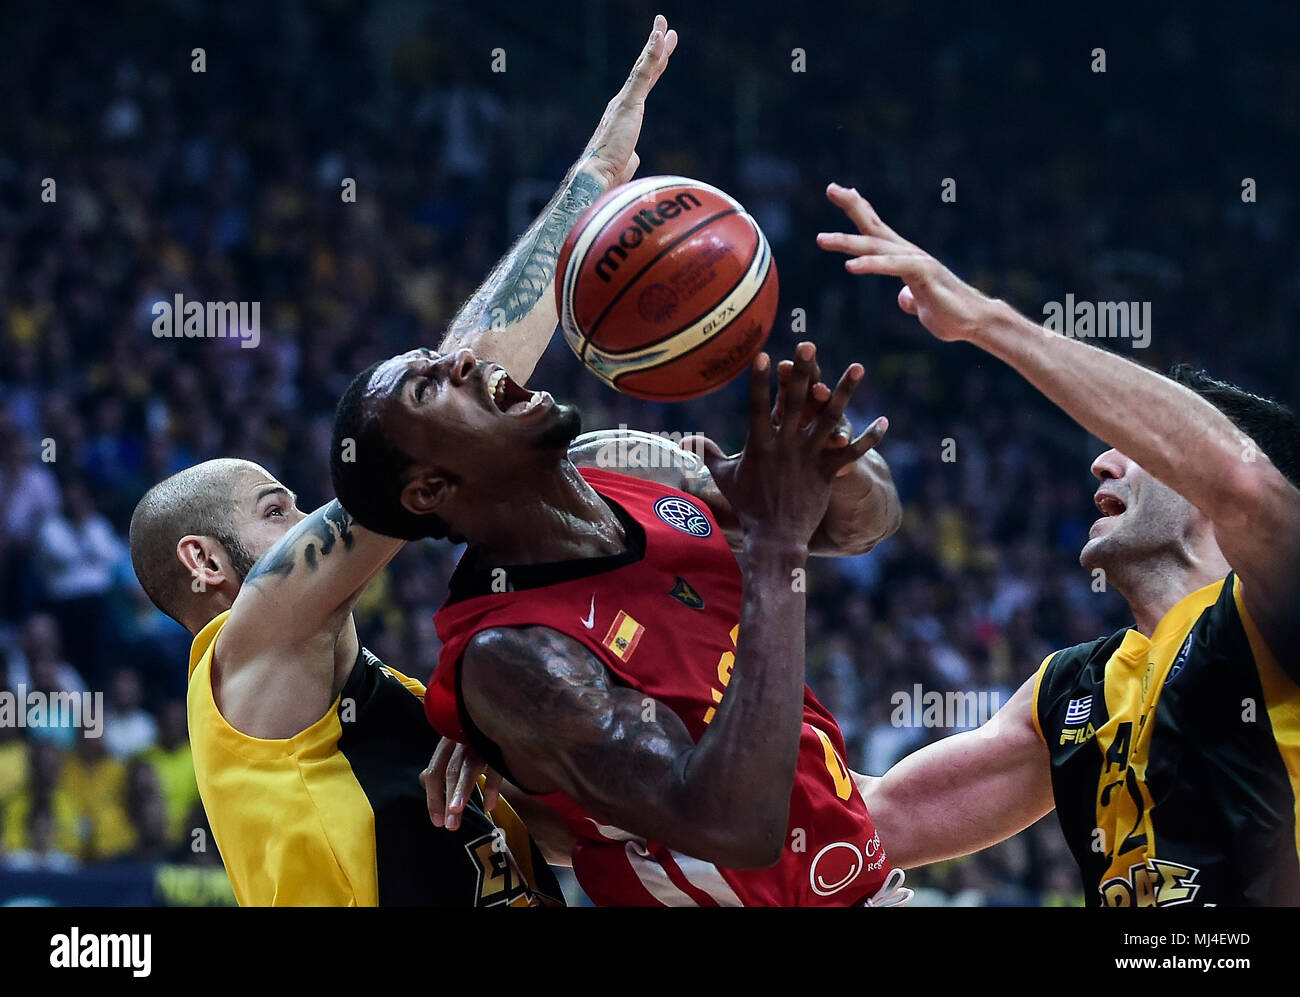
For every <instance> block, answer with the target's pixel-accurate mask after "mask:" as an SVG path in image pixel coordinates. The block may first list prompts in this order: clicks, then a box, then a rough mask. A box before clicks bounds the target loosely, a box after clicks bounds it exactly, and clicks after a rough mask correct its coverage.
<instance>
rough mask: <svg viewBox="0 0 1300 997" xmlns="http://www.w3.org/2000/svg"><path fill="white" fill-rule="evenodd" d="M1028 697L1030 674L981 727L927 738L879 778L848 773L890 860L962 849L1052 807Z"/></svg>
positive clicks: (990, 841)
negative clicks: (933, 740) (856, 786)
mask: <svg viewBox="0 0 1300 997" xmlns="http://www.w3.org/2000/svg"><path fill="white" fill-rule="evenodd" d="M1033 698H1034V678H1033V677H1032V676H1031V677H1030V678H1029V680H1028V681H1026V682H1025V684H1024V685H1022V686H1021V687H1020V689H1019V690H1017V692H1016V694H1015V695H1014V696H1012V697H1011V698H1010V699H1009V700H1007V702H1006V705H1004V706H1003V707H1002V709H1000V710H998V712H997V713H995V714H994V715H993V716H992V717H991V718H990V719H989V721H988V722H987V723H986V724H984V726H983V727H980V728H979V729H977V730H969V731H963V732H962V733H960V734H953V735H952V736H950V737H945V738H943V739H942V740H939V741H935V742H934V743H933V744H927V745H926V746H925V747H924V748H921V749H920V750H918V751H914V752H912V754H910V755H908V756H907V757H906V758H904V759H902V760H901V761H899V762H898V763H897V764H895V765H894V766H893V767H892V768H891V769H890V770H889V771H888V772H886V773H885V774H884V775H883V776H880V777H878V778H873V777H871V776H864V775H858V774H857V773H856V772H855V773H854V779H855V781H856V782H857V784H858V790H859V792H861V793H862V798H863V799H864V800H866V803H867V809H868V810H869V811H870V812H871V819H872V820H873V821H874V822H875V825H876V829H877V830H878V831H880V837H881V840H882V841H883V842H885V846H886V847H887V848H888V849H889V858H890V861H892V862H893V863H894V865H895V866H897V867H899V868H901V869H910V868H912V867H914V866H918V865H926V864H927V863H930V862H941V861H943V860H945V859H951V858H957V857H958V856H961V855H968V854H970V853H971V852H974V851H978V850H979V849H981V848H987V847H989V846H990V845H995V844H997V843H998V842H999V841H1003V840H1005V839H1006V838H1009V837H1011V836H1012V835H1013V834H1018V833H1019V832H1021V831H1023V830H1024V829H1025V828H1027V827H1028V826H1029V825H1030V824H1032V823H1033V822H1034V821H1036V820H1038V819H1039V818H1040V817H1042V816H1043V815H1044V814H1047V813H1050V812H1051V810H1052V778H1051V771H1052V770H1051V766H1050V765H1049V764H1048V754H1047V747H1046V745H1045V744H1044V743H1043V739H1042V737H1040V736H1039V733H1038V730H1037V728H1036V727H1035V726H1034V720H1033V708H1034V707H1033Z"/></svg>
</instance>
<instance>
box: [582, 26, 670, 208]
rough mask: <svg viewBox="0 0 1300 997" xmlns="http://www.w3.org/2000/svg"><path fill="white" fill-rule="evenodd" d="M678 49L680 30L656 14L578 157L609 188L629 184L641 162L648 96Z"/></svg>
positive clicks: (583, 165)
mask: <svg viewBox="0 0 1300 997" xmlns="http://www.w3.org/2000/svg"><path fill="white" fill-rule="evenodd" d="M675 48H677V32H676V31H674V30H672V29H670V28H669V27H668V19H667V18H665V17H664V16H663V15H662V14H659V15H657V16H656V17H655V20H654V27H652V28H651V30H650V37H649V38H648V39H647V40H646V43H645V47H644V48H643V49H642V50H641V55H640V56H639V57H638V58H637V60H636V64H635V65H633V67H632V72H631V73H630V74H629V75H628V78H627V81H626V82H625V83H624V84H623V88H622V89H621V90H619V92H618V93H616V94H615V95H614V96H613V98H612V99H611V100H610V102H609V104H608V105H606V107H605V113H604V115H602V117H601V119H600V124H599V125H597V126H596V131H595V132H594V133H593V134H592V136H591V141H589V142H588V143H587V148H586V149H584V150H583V153H582V157H581V158H580V159H579V160H578V162H579V168H580V169H582V170H585V171H587V172H588V173H591V174H593V175H594V176H596V177H597V178H598V179H600V180H601V181H603V182H604V184H605V186H606V189H607V190H608V189H610V188H613V187H617V186H618V185H619V184H624V183H627V182H628V181H629V180H631V179H632V177H633V176H634V175H635V174H636V171H637V167H638V166H640V165H641V157H639V156H638V155H637V153H636V143H637V139H639V138H640V137H641V123H642V121H643V120H644V118H645V101H646V97H647V96H648V95H649V94H650V91H651V90H652V89H654V85H655V83H657V82H658V80H659V77H660V76H662V75H663V71H664V69H665V68H666V67H667V65H668V59H669V57H670V56H671V55H672V54H673V50H674V49H675Z"/></svg>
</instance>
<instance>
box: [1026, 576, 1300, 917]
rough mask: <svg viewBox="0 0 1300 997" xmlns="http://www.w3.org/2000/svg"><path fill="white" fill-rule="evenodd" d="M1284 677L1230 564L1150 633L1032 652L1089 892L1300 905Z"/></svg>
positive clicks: (1128, 898)
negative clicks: (1038, 659)
mask: <svg viewBox="0 0 1300 997" xmlns="http://www.w3.org/2000/svg"><path fill="white" fill-rule="evenodd" d="M1288 650H1289V649H1288ZM1298 680H1300V667H1297V664H1296V662H1295V661H1294V659H1293V658H1288V659H1287V660H1285V661H1283V660H1280V659H1278V658H1275V657H1274V655H1273V653H1272V652H1271V651H1270V649H1269V648H1268V647H1267V646H1266V645H1265V644H1264V641H1263V640H1262V639H1261V637H1260V635H1259V632H1258V631H1257V630H1256V628H1255V625H1254V623H1253V622H1252V621H1251V619H1250V614H1249V613H1248V612H1247V610H1246V607H1245V605H1244V603H1243V602H1242V601H1241V590H1240V585H1239V584H1238V583H1237V580H1236V578H1235V576H1234V575H1231V574H1230V575H1228V576H1227V577H1226V578H1225V579H1223V580H1221V581H1218V582H1215V583H1214V584H1212V585H1207V586H1206V587H1205V588H1202V589H1198V590H1197V591H1195V592H1193V593H1191V594H1190V595H1188V596H1187V597H1186V598H1184V599H1183V600H1182V601H1181V602H1179V603H1178V604H1177V605H1176V606H1174V607H1173V608H1172V609H1171V610H1170V611H1169V612H1168V613H1166V614H1165V616H1164V618H1163V619H1162V620H1161V621H1160V623H1159V624H1158V625H1157V626H1156V629H1155V632H1154V633H1153V634H1152V635H1151V638H1150V639H1147V638H1146V637H1145V636H1143V635H1142V634H1141V633H1139V632H1138V631H1137V630H1135V629H1131V628H1130V629H1127V630H1121V631H1119V632H1118V633H1116V634H1113V635H1111V636H1110V637H1104V638H1102V639H1101V640H1097V641H1093V642H1092V643H1089V644H1080V645H1078V646H1077V647H1072V648H1067V649H1066V650H1064V651H1057V652H1055V653H1054V654H1051V655H1049V656H1048V657H1047V660H1046V661H1044V662H1043V664H1042V667H1041V668H1040V670H1039V673H1038V678H1037V680H1036V683H1035V688H1034V723H1035V725H1036V726H1037V728H1038V731H1039V733H1040V734H1041V735H1042V737H1043V739H1044V741H1045V742H1046V743H1047V748H1048V751H1049V753H1050V755H1051V765H1052V790H1053V793H1054V795H1055V798H1056V813H1057V817H1058V819H1059V820H1060V822H1061V829H1062V831H1064V833H1065V837H1066V840H1067V842H1068V843H1069V845H1070V850H1071V851H1072V852H1073V853H1074V857H1075V861H1076V862H1077V863H1078V865H1079V869H1080V872H1081V873H1082V875H1083V880H1084V889H1085V891H1086V894H1087V895H1088V896H1090V898H1091V901H1090V902H1091V903H1093V904H1099V905H1102V906H1110V907H1130V906H1134V907H1169V906H1179V905H1183V904H1196V905H1202V904H1204V905H1209V906H1225V905H1256V904H1264V905H1280V904H1286V905H1292V904H1300V837H1298V836H1297V830H1298V827H1300V824H1298V822H1297V806H1298V805H1300V803H1298V801H1300V684H1297V682H1298Z"/></svg>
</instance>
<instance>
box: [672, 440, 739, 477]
mask: <svg viewBox="0 0 1300 997" xmlns="http://www.w3.org/2000/svg"><path fill="white" fill-rule="evenodd" d="M678 446H680V447H681V448H682V449H683V450H685V451H686V452H687V453H692V454H695V456H697V457H699V458H700V459H701V460H703V461H704V463H705V466H707V467H708V469H709V470H710V471H715V470H716V469H717V465H718V464H720V463H721V462H722V461H724V460H726V459H727V455H726V454H724V453H723V452H722V448H721V447H719V446H718V445H717V444H716V443H714V442H713V441H712V440H711V439H709V438H708V437H707V436H705V435H704V434H703V433H692V434H691V435H689V436H683V437H682V442H681V443H679V444H678Z"/></svg>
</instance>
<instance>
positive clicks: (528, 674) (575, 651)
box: [461, 626, 609, 713]
mask: <svg viewBox="0 0 1300 997" xmlns="http://www.w3.org/2000/svg"><path fill="white" fill-rule="evenodd" d="M608 680H609V673H608V672H607V671H606V669H605V666H604V665H603V664H602V663H601V661H600V659H599V658H597V657H596V656H595V655H594V654H592V653H591V651H589V650H588V649H587V648H586V647H584V646H583V645H582V644H580V643H579V642H578V641H576V640H574V639H573V638H572V637H568V636H566V635H565V634H562V633H560V632H559V631H558V630H552V629H551V628H550V627H542V626H532V627H491V628H489V629H487V630H483V631H481V632H479V633H477V634H475V635H474V637H473V639H471V640H470V642H469V643H468V644H467V645H466V647H465V653H464V655H463V656H462V657H461V686H462V690H463V692H464V694H465V697H466V701H467V702H473V701H474V700H478V701H479V702H490V703H491V704H492V705H493V706H494V707H495V708H501V709H504V710H505V711H506V712H515V711H527V712H529V713H536V712H539V711H543V712H544V711H545V710H547V709H548V708H551V707H553V706H554V705H555V704H556V703H557V702H558V701H560V700H563V699H566V698H568V697H573V696H576V697H579V698H581V697H582V696H583V695H584V694H587V693H592V692H596V691H605V690H607V689H608V687H609V682H608Z"/></svg>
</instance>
